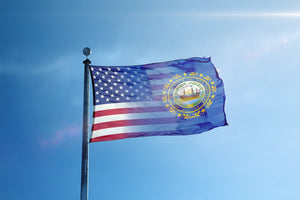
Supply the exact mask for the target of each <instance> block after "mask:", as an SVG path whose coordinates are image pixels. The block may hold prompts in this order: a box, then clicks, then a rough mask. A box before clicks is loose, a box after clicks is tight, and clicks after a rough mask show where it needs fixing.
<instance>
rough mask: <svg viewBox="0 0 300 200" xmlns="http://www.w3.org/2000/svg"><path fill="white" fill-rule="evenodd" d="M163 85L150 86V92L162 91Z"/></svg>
mask: <svg viewBox="0 0 300 200" xmlns="http://www.w3.org/2000/svg"><path fill="white" fill-rule="evenodd" d="M164 86H165V85H152V86H151V88H152V90H162V89H163V88H164Z"/></svg>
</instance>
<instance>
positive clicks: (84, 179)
mask: <svg viewBox="0 0 300 200" xmlns="http://www.w3.org/2000/svg"><path fill="white" fill-rule="evenodd" d="M83 54H84V55H85V56H86V57H88V56H89V55H90V54H91V49H90V48H88V47H86V48H84V49H83ZM83 63H84V99H83V127H82V162H81V192H80V200H88V169H89V145H88V144H89V101H90V83H89V82H90V70H89V66H90V63H91V61H90V60H89V59H88V58H86V60H85V61H83Z"/></svg>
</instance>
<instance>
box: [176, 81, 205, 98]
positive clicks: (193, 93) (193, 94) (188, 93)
mask: <svg viewBox="0 0 300 200" xmlns="http://www.w3.org/2000/svg"><path fill="white" fill-rule="evenodd" d="M199 95H200V88H199V87H197V86H195V85H191V84H187V85H185V86H183V87H182V88H180V90H179V91H178V93H177V97H179V98H180V99H181V101H190V100H193V99H197V98H199Z"/></svg>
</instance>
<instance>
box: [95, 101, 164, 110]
mask: <svg viewBox="0 0 300 200" xmlns="http://www.w3.org/2000/svg"><path fill="white" fill-rule="evenodd" d="M152 106H164V105H163V104H162V103H161V102H160V101H141V102H126V103H109V104H101V105H96V106H95V107H94V111H100V110H109V109H118V108H137V107H152Z"/></svg>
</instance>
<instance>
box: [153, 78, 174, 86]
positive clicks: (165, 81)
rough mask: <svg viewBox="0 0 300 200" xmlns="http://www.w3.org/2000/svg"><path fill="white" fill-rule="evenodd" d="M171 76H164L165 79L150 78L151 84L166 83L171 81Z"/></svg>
mask: <svg viewBox="0 0 300 200" xmlns="http://www.w3.org/2000/svg"><path fill="white" fill-rule="evenodd" d="M170 79H171V78H164V79H157V80H150V83H151V85H164V84H165V83H169V80H170Z"/></svg>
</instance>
